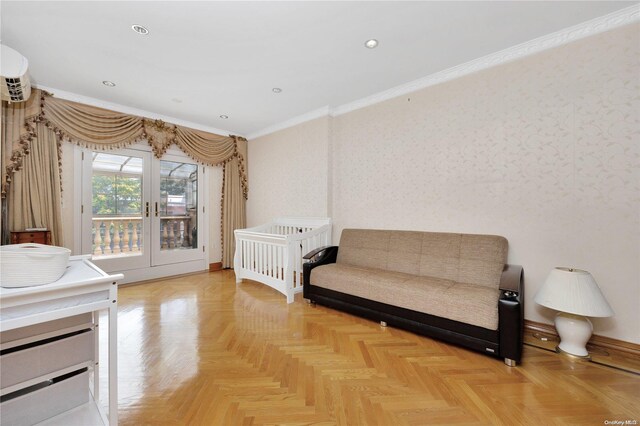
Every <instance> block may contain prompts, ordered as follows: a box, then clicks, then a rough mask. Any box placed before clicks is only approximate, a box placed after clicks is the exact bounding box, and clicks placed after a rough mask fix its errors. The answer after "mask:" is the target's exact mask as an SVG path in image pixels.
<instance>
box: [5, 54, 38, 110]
mask: <svg viewBox="0 0 640 426" xmlns="http://www.w3.org/2000/svg"><path fill="white" fill-rule="evenodd" d="M28 68H29V62H28V61H27V58H25V57H24V56H22V55H21V54H19V53H18V52H16V51H15V50H13V49H12V48H10V47H8V46H5V45H3V44H0V76H2V77H1V78H0V96H1V97H2V100H3V101H9V102H24V101H26V100H27V99H29V96H31V82H30V81H29V75H28V74H27V69H28Z"/></svg>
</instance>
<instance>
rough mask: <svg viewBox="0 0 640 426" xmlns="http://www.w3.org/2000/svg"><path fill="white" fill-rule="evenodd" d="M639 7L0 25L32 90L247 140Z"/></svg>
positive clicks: (120, 13) (419, 6)
mask: <svg viewBox="0 0 640 426" xmlns="http://www.w3.org/2000/svg"><path fill="white" fill-rule="evenodd" d="M634 4H637V2H611V1H569V2H558V1H553V2H535V1H534V2H484V1H472V2H417V1H413V2H399V1H387V2H370V1H361V2H272V1H262V2H239V1H235V2H187V1H175V2H157V1H148V2H129V1H124V2H94V1H82V2H58V1H46V2H24V1H21V2H17V1H5V0H3V1H2V2H1V3H0V13H1V15H2V17H1V24H2V26H1V38H2V43H3V44H5V45H8V46H10V47H12V48H14V49H16V50H17V51H19V52H20V53H22V54H23V55H24V56H26V57H27V58H28V60H29V63H30V75H31V77H32V80H33V82H34V83H35V84H36V85H40V86H43V87H49V88H56V89H59V90H63V91H66V92H71V93H74V94H78V95H82V96H86V97H90V98H95V99H99V100H102V101H106V102H110V103H115V104H120V105H124V106H127V107H132V108H137V109H140V110H144V111H149V112H151V113H154V114H159V115H164V116H168V117H174V118H177V119H180V120H185V121H188V122H191V123H197V124H199V125H202V126H208V127H211V128H216V129H224V130H225V131H228V132H230V133H233V134H238V135H249V134H255V133H256V132H258V131H260V130H261V129H265V128H268V127H270V126H274V125H275V124H277V123H281V122H283V121H287V120H290V119H292V118H293V117H296V116H300V115H303V114H306V113H308V112H310V111H313V110H316V109H318V108H322V107H326V106H330V107H337V106H340V105H343V104H347V103H350V102H354V101H356V100H358V99H361V98H364V97H367V96H371V95H373V94H375V93H378V92H381V91H385V90H388V89H390V88H393V87H396V86H399V85H402V84H405V83H407V82H410V81H413V80H416V79H420V78H423V77H425V76H428V75H431V74H434V73H436V72H439V71H442V70H445V69H448V68H451V67H453V66H456V65H459V64H462V63H465V62H468V61H471V60H474V59H477V58H480V57H482V56H485V55H487V54H490V53H493V52H497V51H500V50H503V49H506V48H508V47H511V46H515V45H517V44H520V43H523V42H526V41H529V40H532V39H535V38H537V37H540V36H543V35H546V34H549V33H552V32H555V31H558V30H561V29H564V28H567V27H570V26H573V25H576V24H579V23H582V22H584V21H587V20H590V19H593V18H596V17H599V16H602V15H605V14H608V13H611V12H614V11H616V10H619V9H623V8H625V7H628V6H631V5H634ZM132 24H141V25H144V26H146V27H147V28H148V29H149V31H150V34H149V35H146V36H141V35H138V34H136V33H134V32H133V31H132V30H131V25H132ZM370 38H376V39H378V40H379V42H380V45H379V46H378V48H376V49H372V50H370V49H366V48H365V47H364V42H365V41H366V40H367V39H370ZM103 80H111V81H113V82H115V83H116V84H117V86H116V87H113V88H109V87H106V86H104V85H103V84H102V81H103ZM273 87H280V88H282V93H279V94H275V93H273V92H272V88H273ZM220 115H227V116H229V118H228V119H226V120H224V119H222V118H220Z"/></svg>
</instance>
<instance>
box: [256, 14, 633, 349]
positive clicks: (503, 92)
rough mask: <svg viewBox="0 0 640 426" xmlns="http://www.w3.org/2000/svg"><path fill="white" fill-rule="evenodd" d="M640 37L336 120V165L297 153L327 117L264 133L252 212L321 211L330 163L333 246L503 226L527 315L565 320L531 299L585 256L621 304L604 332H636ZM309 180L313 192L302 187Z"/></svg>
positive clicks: (488, 74)
mask: <svg viewBox="0 0 640 426" xmlns="http://www.w3.org/2000/svg"><path fill="white" fill-rule="evenodd" d="M639 33H640V26H639V25H637V24H634V25H633V26H627V27H622V28H620V29H616V30H613V31H610V32H607V33H603V34H600V35H597V36H593V37H590V38H587V39H583V40H581V41H578V42H574V43H571V44H568V45H565V46H562V47H559V48H556V49H553V50H549V51H546V52H543V53H540V54H536V55H534V56H531V57H528V58H525V59H523V60H519V61H516V62H512V63H509V64H504V65H501V66H497V67H495V68H492V69H489V70H486V71H483V72H480V73H477V74H474V75H470V76H467V77H463V78H460V79H458V80H454V81H451V82H448V83H444V84H441V85H438V86H433V87H430V88H427V89H424V90H421V91H418V92H415V93H412V94H411V95H407V96H404V97H399V98H396V99H392V100H389V101H386V102H383V103H380V104H377V105H374V106H371V107H368V108H365V109H361V110H357V111H354V112H351V113H348V114H345V115H341V116H338V117H335V118H334V119H333V120H332V122H331V123H329V124H327V126H326V127H327V128H330V129H331V132H330V136H329V137H328V141H327V142H326V146H327V147H331V148H330V152H331V157H330V158H328V159H327V160H326V163H325V164H320V163H321V161H322V158H323V157H322V156H320V155H318V156H315V157H314V156H311V155H307V152H306V151H305V150H304V149H291V150H289V151H287V148H295V147H298V148H300V147H301V146H302V144H304V147H305V148H306V147H307V145H308V142H309V141H313V140H322V139H323V138H324V129H325V126H320V127H321V128H320V129H318V130H321V134H316V131H317V130H316V129H315V127H314V124H309V123H306V124H303V125H299V126H297V127H295V128H293V129H287V130H284V131H280V132H278V133H276V134H272V135H269V136H265V137H262V138H260V139H259V140H256V141H252V142H251V143H250V145H249V146H250V155H249V159H250V162H249V176H250V185H251V187H252V191H251V193H250V199H249V204H248V210H249V212H248V215H249V217H251V218H252V221H251V223H253V224H257V223H259V222H263V221H265V220H266V219H267V218H268V217H270V216H272V215H274V214H275V213H276V212H277V214H302V213H307V212H306V211H304V207H306V206H308V205H310V204H313V203H317V207H316V209H317V211H321V210H322V206H321V203H322V202H324V199H323V190H322V189H321V188H319V187H320V185H321V184H322V182H323V181H324V180H322V179H321V180H318V181H314V180H313V177H314V174H313V173H314V172H317V170H320V169H322V168H323V167H326V168H327V169H329V170H330V175H329V176H328V177H327V182H329V184H328V186H327V188H326V189H325V193H328V194H329V195H330V198H331V199H330V201H329V202H328V203H327V210H328V211H329V215H330V216H331V217H332V218H333V220H334V230H335V231H334V239H335V241H337V240H338V237H339V233H340V231H341V230H342V229H343V228H345V227H370V228H386V229H415V230H426V231H453V232H471V233H490V234H499V235H503V236H505V237H507V239H508V240H509V244H510V250H509V261H510V262H511V263H516V264H521V265H523V266H524V269H525V277H526V314H525V316H526V318H527V319H530V320H534V321H541V322H547V323H551V322H552V321H553V316H554V312H553V311H550V310H548V309H546V308H542V307H540V306H537V305H536V304H535V303H534V302H533V298H534V296H535V294H536V292H537V290H538V289H539V288H540V286H541V285H542V283H543V281H544V279H545V277H546V275H547V274H548V272H549V271H550V270H551V269H552V268H553V267H554V266H574V267H578V268H583V269H587V270H589V271H590V272H591V273H592V274H593V275H594V277H595V279H596V280H597V281H598V283H599V285H600V287H601V289H602V291H603V293H604V294H605V296H606V297H607V299H608V300H609V302H610V304H611V306H612V307H613V309H614V310H615V312H616V316H615V317H613V318H611V319H594V321H593V322H594V329H595V332H596V333H597V334H600V335H604V336H609V337H613V338H617V339H622V340H626V341H631V342H635V343H640V310H639V309H638V306H640V261H639V260H640V214H639V213H640V164H639V159H640V122H639V113H638V111H640V96H639V88H638V84H639V83H640V79H639V77H638V76H639V75H640V63H639V61H640V44H639V43H638V41H637V40H638V37H639ZM315 125H317V124H315ZM287 152H288V153H289V155H288V156H285V154H286V153H287ZM276 153H277V154H276ZM285 159H286V160H285ZM275 160H279V161H275ZM285 163H286V164H298V166H297V167H296V168H295V169H294V170H288V171H286V172H285V171H283V168H284V164H285ZM303 165H307V166H308V167H311V171H310V170H309V169H308V168H307V167H305V166H303ZM262 180H264V181H268V182H269V184H265V182H261V181H262ZM301 182H304V185H302V184H301ZM271 183H275V184H277V185H278V187H277V188H275V189H271V191H275V193H276V194H287V196H273V195H270V194H272V192H271V193H270V192H269V190H270V188H272V186H271ZM309 186H310V187H311V188H313V192H312V193H311V194H314V193H317V194H318V196H317V197H316V198H315V201H314V200H312V199H311V195H309V194H306V195H302V197H298V196H297V195H298V193H299V192H301V191H302V190H303V189H304V190H305V191H308V190H309V189H310V188H309ZM313 213H315V212H313Z"/></svg>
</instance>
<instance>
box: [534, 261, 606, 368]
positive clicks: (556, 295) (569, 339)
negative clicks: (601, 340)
mask: <svg viewBox="0 0 640 426" xmlns="http://www.w3.org/2000/svg"><path fill="white" fill-rule="evenodd" d="M534 300H535V302H536V303H537V304H539V305H542V306H546V307H547V308H551V309H555V310H556V311H560V312H558V314H557V315H556V319H555V326H556V330H557V331H558V336H560V344H559V345H558V347H557V348H556V350H557V351H558V352H559V353H564V354H568V355H573V356H576V357H579V358H589V352H588V351H587V348H586V345H587V342H588V341H589V338H590V337H591V332H592V331H593V326H592V325H591V321H589V319H587V318H586V317H610V316H613V315H614V312H613V309H611V306H609V303H607V300H606V299H605V298H604V295H603V294H602V292H601V291H600V288H599V287H598V284H597V283H596V280H594V279H593V277H592V276H591V274H590V273H589V272H587V271H583V270H581V269H573V268H561V267H557V268H554V269H553V270H552V271H551V272H550V273H549V276H548V277H547V280H546V281H545V282H544V285H543V286H542V288H541V289H540V291H538V294H536V297H535V299H534Z"/></svg>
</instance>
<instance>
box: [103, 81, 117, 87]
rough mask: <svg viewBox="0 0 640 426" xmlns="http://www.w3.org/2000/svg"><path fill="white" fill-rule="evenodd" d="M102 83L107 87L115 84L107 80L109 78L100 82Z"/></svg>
mask: <svg viewBox="0 0 640 426" xmlns="http://www.w3.org/2000/svg"><path fill="white" fill-rule="evenodd" d="M102 84H104V85H105V86H108V87H115V85H116V84H115V83H114V82H113V81H109V80H104V81H103V82H102Z"/></svg>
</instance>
